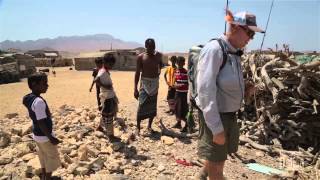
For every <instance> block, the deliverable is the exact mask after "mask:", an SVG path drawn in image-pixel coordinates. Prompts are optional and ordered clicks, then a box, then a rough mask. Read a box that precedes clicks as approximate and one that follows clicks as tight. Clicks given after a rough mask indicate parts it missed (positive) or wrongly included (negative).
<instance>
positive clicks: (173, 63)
mask: <svg viewBox="0 0 320 180" xmlns="http://www.w3.org/2000/svg"><path fill="white" fill-rule="evenodd" d="M170 62H171V65H172V66H175V65H176V63H177V56H171V57H170Z"/></svg>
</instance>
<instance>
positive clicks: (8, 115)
mask: <svg viewBox="0 0 320 180" xmlns="http://www.w3.org/2000/svg"><path fill="white" fill-rule="evenodd" d="M17 116H18V113H9V114H6V115H5V116H4V117H5V118H8V119H12V118H15V117H17Z"/></svg>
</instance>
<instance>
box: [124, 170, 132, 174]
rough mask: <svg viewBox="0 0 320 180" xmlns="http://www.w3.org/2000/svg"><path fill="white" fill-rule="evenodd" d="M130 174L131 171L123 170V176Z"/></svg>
mask: <svg viewBox="0 0 320 180" xmlns="http://www.w3.org/2000/svg"><path fill="white" fill-rule="evenodd" d="M131 172H132V170H131V169H125V170H124V174H125V175H128V176H129V175H130V174H131Z"/></svg>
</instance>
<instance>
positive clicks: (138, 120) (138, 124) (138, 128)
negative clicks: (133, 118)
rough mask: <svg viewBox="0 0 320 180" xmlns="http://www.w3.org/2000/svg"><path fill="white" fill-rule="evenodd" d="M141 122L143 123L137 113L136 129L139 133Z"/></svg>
mask: <svg viewBox="0 0 320 180" xmlns="http://www.w3.org/2000/svg"><path fill="white" fill-rule="evenodd" d="M140 124H141V119H139V117H138V115H137V129H136V133H137V135H139V134H140Z"/></svg>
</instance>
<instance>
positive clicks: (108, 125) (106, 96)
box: [95, 54, 118, 141]
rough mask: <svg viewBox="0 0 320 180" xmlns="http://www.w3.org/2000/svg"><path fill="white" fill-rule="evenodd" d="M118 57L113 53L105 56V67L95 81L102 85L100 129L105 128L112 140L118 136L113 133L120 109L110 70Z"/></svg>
mask: <svg viewBox="0 0 320 180" xmlns="http://www.w3.org/2000/svg"><path fill="white" fill-rule="evenodd" d="M115 61H116V59H115V57H114V56H113V55H112V54H106V55H105V56H104V57H103V68H101V69H100V70H99V72H98V74H97V77H96V79H95V82H96V83H97V84H98V85H99V86H100V88H101V92H100V96H99V97H100V99H101V104H102V108H101V114H102V118H101V121H100V124H99V129H100V130H103V128H105V131H106V134H107V136H108V138H109V140H110V141H114V140H116V139H117V138H116V137H115V136H114V134H113V121H114V119H115V116H116V113H117V111H118V99H117V97H116V94H115V92H114V89H113V85H112V80H111V76H110V72H109V70H110V69H111V68H112V67H113V65H114V63H115Z"/></svg>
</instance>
